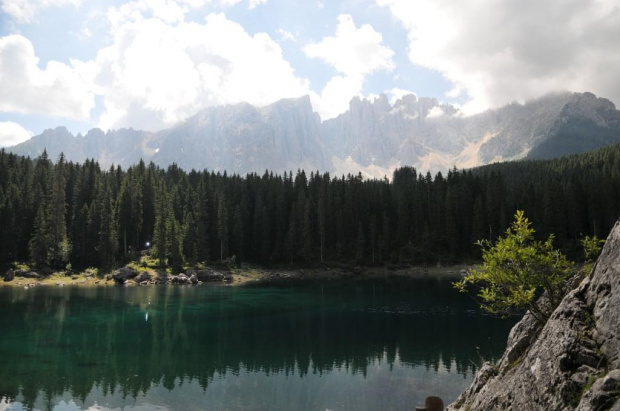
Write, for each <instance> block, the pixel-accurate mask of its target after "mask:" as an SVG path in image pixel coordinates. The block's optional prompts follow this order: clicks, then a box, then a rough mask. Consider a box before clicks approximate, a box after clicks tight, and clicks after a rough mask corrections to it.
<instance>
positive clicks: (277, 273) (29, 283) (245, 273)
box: [0, 264, 472, 287]
mask: <svg viewBox="0 0 620 411" xmlns="http://www.w3.org/2000/svg"><path fill="white" fill-rule="evenodd" d="M471 267H472V265H471V264H457V265H448V266H437V265H434V266H410V267H397V268H395V267H390V266H380V267H346V268H331V267H324V268H294V269H289V268H283V269H278V268H254V267H252V268H246V267H244V268H231V269H222V270H217V269H216V271H219V272H221V273H223V274H224V275H226V276H229V278H231V279H232V281H228V282H208V283H209V284H221V285H224V286H229V287H230V286H232V287H235V286H246V285H263V284H265V285H267V284H282V283H293V282H300V283H303V282H315V281H325V282H329V281H336V280H340V281H346V280H351V281H355V280H364V279H381V278H425V277H428V278H451V279H458V278H460V277H461V276H462V275H463V274H464V273H465V272H466V271H467V270H469V269H471ZM147 270H148V271H149V272H150V274H151V275H152V276H154V277H155V276H158V275H159V276H165V275H167V274H166V272H165V270H163V269H152V268H150V269H147ZM206 283H207V282H204V283H202V284H206ZM117 285H119V284H118V283H117V282H116V281H114V279H113V278H112V272H109V273H105V274H93V273H89V272H88V270H87V271H86V272H82V273H79V274H67V273H65V272H55V273H52V274H50V275H48V276H43V277H42V278H26V277H20V276H15V278H14V279H13V280H11V281H0V286H10V287H35V286H86V287H96V286H97V287H106V286H117ZM124 285H125V286H149V285H166V284H151V283H147V284H144V283H143V284H140V283H138V282H135V281H131V280H128V281H126V283H125V284H124ZM196 285H201V284H196ZM187 286H189V285H187Z"/></svg>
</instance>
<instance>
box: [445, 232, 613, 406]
mask: <svg viewBox="0 0 620 411" xmlns="http://www.w3.org/2000/svg"><path fill="white" fill-rule="evenodd" d="M619 330H620V221H619V222H617V223H616V225H615V226H614V228H613V230H612V232H611V234H610V235H609V237H608V239H607V242H606V244H605V247H604V248H603V252H602V254H601V256H600V257H599V259H598V261H597V264H596V266H595V269H594V270H593V272H592V273H591V274H590V275H589V276H588V277H587V278H585V279H584V280H583V281H582V282H581V284H580V285H579V286H578V287H577V288H576V289H574V290H572V291H571V292H569V293H568V294H567V295H566V297H564V299H563V300H562V302H561V303H560V305H559V306H558V308H557V309H556V310H555V311H554V312H553V314H552V315H551V317H550V318H549V320H548V321H547V323H546V324H545V325H544V326H542V327H541V326H538V325H537V324H536V322H535V321H534V320H533V319H532V317H531V316H530V315H529V314H526V315H525V317H524V318H523V319H522V320H521V321H520V322H519V323H518V324H517V325H515V327H514V328H513V329H512V331H511V332H510V335H509V337H508V344H507V349H506V352H505V353H504V355H503V357H502V359H501V360H500V361H499V363H498V364H496V365H493V366H491V365H485V366H483V367H482V368H481V370H480V371H479V372H478V374H477V375H476V377H475V378H474V381H473V383H472V385H471V386H470V387H469V388H468V389H467V390H466V391H465V392H464V393H463V394H461V396H460V397H459V398H458V399H457V400H456V402H455V403H453V404H451V405H450V406H448V410H470V409H471V410H505V409H509V410H510V409H512V410H521V409H522V410H534V409H536V410H564V409H575V410H583V411H585V410H594V409H610V408H612V409H614V410H616V409H620V403H619V402H618V398H620V385H619V381H620V332H619Z"/></svg>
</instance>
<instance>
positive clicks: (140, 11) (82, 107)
mask: <svg viewBox="0 0 620 411" xmlns="http://www.w3.org/2000/svg"><path fill="white" fill-rule="evenodd" d="M619 3H620V2H619V1H618V0H583V1H579V2H567V1H546V2H540V1H534V0H519V1H517V0H507V1H492V0H471V1H470V0H463V1H458V2H455V1H452V0H351V1H327V0H321V1H314V0H311V1H290V0H288V1H286V0H131V1H127V0H123V1H121V0H113V1H100V0H2V1H1V3H0V4H1V5H0V146H2V145H5V146H6V145H12V144H16V143H18V142H20V141H23V140H25V139H27V138H28V137H29V136H31V135H34V134H39V133H41V132H42V131H43V130H44V129H45V128H52V127H56V126H58V125H65V126H67V127H68V128H69V130H70V131H72V132H74V133H78V132H81V133H84V132H86V131H87V130H88V129H90V128H93V127H100V128H102V129H104V130H107V129H117V128H121V127H134V128H138V129H148V130H158V129H162V128H165V127H169V126H171V125H173V124H175V123H177V122H179V121H182V120H183V119H185V118H187V117H189V116H191V115H192V114H194V113H195V112H197V111H198V110H200V109H203V108H206V107H209V106H214V105H222V104H235V103H238V102H241V101H247V102H249V103H251V104H255V105H265V104H269V103H272V102H274V101H276V100H278V99H280V98H288V97H299V96H302V95H310V98H311V100H312V103H313V107H314V109H315V110H316V111H317V112H318V113H319V114H320V115H321V117H322V118H323V119H326V118H330V117H334V116H336V115H338V114H340V113H342V112H343V111H345V110H346V109H347V107H348V102H349V101H350V99H351V98H352V97H353V96H360V97H363V98H374V97H375V96H376V95H378V94H380V93H385V94H387V95H388V97H389V98H390V99H391V100H392V101H394V100H395V99H397V98H398V97H399V96H401V95H402V94H404V93H409V92H411V93H415V94H417V95H418V96H429V97H436V98H437V99H439V100H441V101H444V102H448V103H452V104H455V105H458V106H459V107H460V108H461V110H462V112H463V113H464V114H465V115H467V114H472V113H476V112H480V111H482V110H485V109H488V108H493V107H497V106H500V105H503V104H507V103H510V102H513V101H517V102H523V101H525V100H527V99H532V98H536V97H539V96H541V95H543V94H546V93H549V92H553V91H562V90H569V91H577V92H581V91H592V92H594V93H595V94H597V95H599V96H602V97H607V98H609V99H611V100H612V101H614V102H618V101H620V84H619V83H620V81H619V80H618V76H617V68H618V67H620V47H618V45H617V39H619V38H620V11H619Z"/></svg>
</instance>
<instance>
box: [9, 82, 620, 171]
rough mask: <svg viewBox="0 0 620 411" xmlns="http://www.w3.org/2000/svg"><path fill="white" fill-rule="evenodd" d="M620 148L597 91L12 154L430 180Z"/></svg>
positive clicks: (25, 147)
mask: <svg viewBox="0 0 620 411" xmlns="http://www.w3.org/2000/svg"><path fill="white" fill-rule="evenodd" d="M618 141H620V111H618V110H616V107H615V106H614V104H613V103H612V102H610V101H609V100H607V99H604V98H598V97H596V96H595V95H593V94H591V93H558V94H550V95H547V96H544V97H541V98H539V99H536V100H532V101H529V102H526V103H525V104H517V103H514V104H509V105H507V106H504V107H500V108H497V109H493V110H488V111H485V112H483V113H480V114H477V115H474V116H468V117H467V116H463V115H462V113H461V112H459V111H458V110H457V109H456V108H455V107H453V106H451V105H449V104H442V103H440V102H439V101H438V100H437V99H434V98H424V97H423V98H418V97H416V96H415V95H413V94H410V95H405V96H403V97H402V98H400V99H398V100H396V101H395V102H394V103H393V104H390V102H389V101H388V99H387V97H386V96H385V95H381V96H379V97H378V98H376V99H373V100H367V99H360V98H357V97H355V98H354V99H352V100H351V102H350V104H349V110H347V111H346V112H345V113H343V114H341V115H339V116H338V117H336V118H333V119H329V120H325V121H323V122H321V119H320V117H319V115H318V114H317V113H315V112H314V111H313V109H312V104H311V102H310V98H309V97H308V96H305V97H301V98H292V99H284V100H280V101H278V102H275V103H273V104H271V105H268V106H265V107H254V106H251V105H250V104H247V103H241V104H236V105H231V106H223V107H211V108H208V109H205V110H202V111H200V112H199V113H197V114H196V115H195V116H193V117H190V118H188V119H187V120H186V121H184V122H182V123H180V124H178V125H176V126H174V127H172V128H169V129H166V130H161V131H158V132H154V133H151V132H145V131H136V130H132V129H121V130H113V131H109V132H107V133H104V132H103V131H101V130H99V129H93V130H91V131H90V132H88V133H87V134H86V135H85V136H82V135H78V136H76V137H74V136H73V135H71V134H70V133H69V132H68V131H67V129H65V128H64V127H59V128H56V129H54V130H46V131H45V132H44V133H42V134H40V135H38V136H34V137H32V138H31V139H30V140H28V141H26V142H24V143H22V144H19V145H17V146H15V147H10V148H8V150H10V151H12V152H14V153H16V154H21V155H29V156H31V157H36V156H38V155H39V154H41V153H42V152H43V150H44V149H47V151H48V154H49V156H50V158H51V159H53V160H55V159H56V158H58V155H59V154H60V152H64V153H65V156H66V157H67V159H69V160H72V161H83V160H85V159H86V158H94V159H95V160H97V161H98V162H99V163H100V164H101V165H102V166H103V167H106V168H107V167H109V166H110V165H112V164H117V165H121V166H123V167H127V166H130V165H132V164H135V163H137V162H138V161H139V159H140V158H142V159H144V160H145V161H147V162H148V161H153V162H155V163H156V164H158V165H160V166H164V167H166V166H168V165H170V164H172V163H176V164H177V165H178V166H180V167H182V168H184V169H186V170H189V169H191V168H195V169H200V170H202V169H204V168H207V169H209V170H216V171H220V172H223V171H227V172H228V173H238V174H245V173H249V172H258V173H263V172H264V171H265V169H269V170H270V171H274V172H278V173H282V172H284V171H296V170H297V169H300V168H303V169H305V170H320V171H330V172H335V173H336V174H338V175H340V174H346V173H354V174H357V173H358V172H360V171H361V172H362V173H363V174H365V175H366V176H370V177H377V178H382V177H383V176H385V175H387V176H391V175H392V172H393V170H394V169H395V168H397V167H400V166H405V165H410V166H414V167H416V168H417V169H418V170H419V171H421V172H426V171H429V170H430V171H431V172H433V173H434V172H437V171H446V170H448V169H450V168H452V167H453V166H456V167H458V168H470V167H475V166H480V165H484V164H488V163H489V162H493V161H504V160H511V159H520V158H524V157H526V156H527V157H530V158H551V157H557V156H559V155H564V154H571V153H581V152H584V151H588V150H592V149H595V148H598V147H602V146H605V145H609V144H613V143H615V142H618Z"/></svg>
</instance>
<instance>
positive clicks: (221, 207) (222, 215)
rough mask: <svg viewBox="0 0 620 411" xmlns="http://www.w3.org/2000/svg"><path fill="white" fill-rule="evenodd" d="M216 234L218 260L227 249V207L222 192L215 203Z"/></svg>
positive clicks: (221, 258) (224, 254)
mask: <svg viewBox="0 0 620 411" xmlns="http://www.w3.org/2000/svg"><path fill="white" fill-rule="evenodd" d="M217 235H218V238H219V240H220V260H223V259H224V257H225V256H226V251H227V249H228V208H227V206H226V197H225V196H224V194H222V195H221V196H220V201H219V202H218V205H217Z"/></svg>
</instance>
